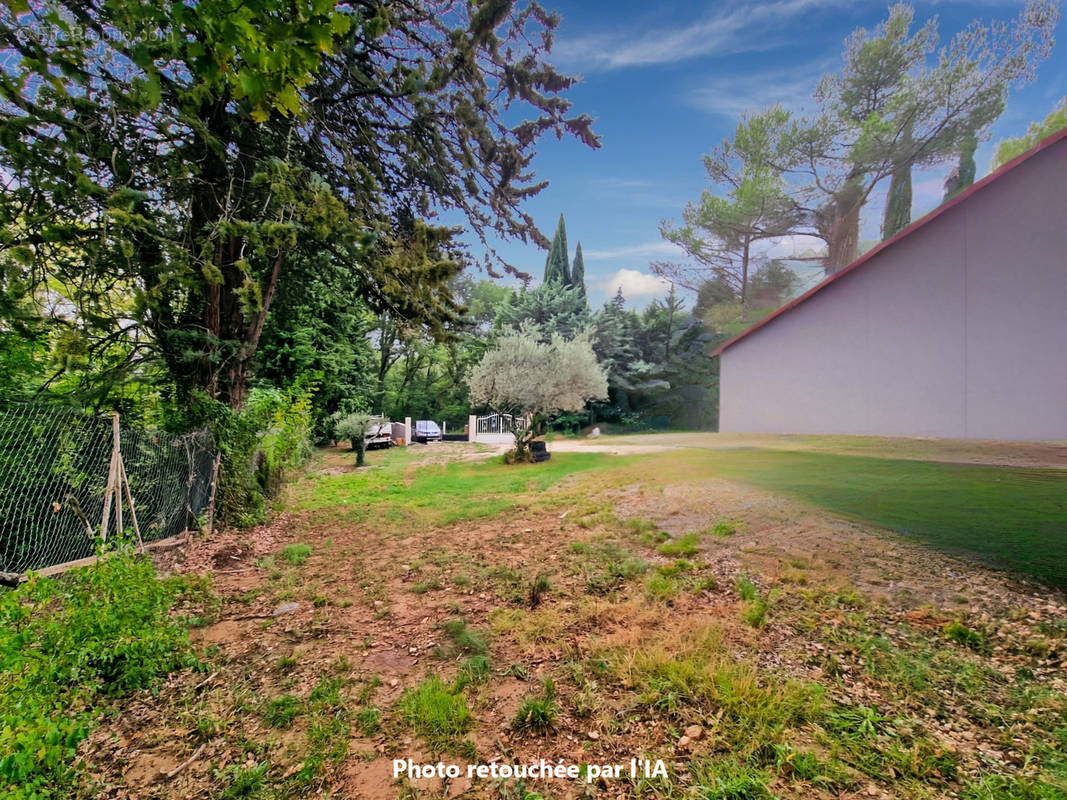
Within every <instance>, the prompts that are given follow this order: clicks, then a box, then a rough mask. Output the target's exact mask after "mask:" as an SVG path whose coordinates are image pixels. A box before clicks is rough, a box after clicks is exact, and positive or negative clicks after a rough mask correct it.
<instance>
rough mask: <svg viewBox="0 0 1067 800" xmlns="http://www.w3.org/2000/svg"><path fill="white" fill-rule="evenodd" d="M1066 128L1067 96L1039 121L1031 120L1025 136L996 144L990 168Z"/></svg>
mask: <svg viewBox="0 0 1067 800" xmlns="http://www.w3.org/2000/svg"><path fill="white" fill-rule="evenodd" d="M1064 128H1067V98H1064V99H1062V100H1060V102H1059V104H1058V105H1057V106H1056V107H1055V108H1054V109H1052V111H1050V112H1049V114H1048V116H1047V117H1045V118H1044V119H1043V120H1042V121H1041V122H1033V123H1031V124H1030V127H1029V129H1028V130H1027V131H1026V135H1025V136H1019V137H1018V138H1015V139H1005V140H1004V141H1003V142H1001V143H1000V144H998V145H997V152H996V154H995V155H994V156H993V163H992V164H990V167H991V168H992V169H996V168H997V167H999V166H1001V165H1002V164H1006V163H1007V162H1009V161H1011V160H1012V159H1013V158H1015V157H1016V156H1020V155H1022V154H1023V153H1025V152H1026V151H1027V150H1029V149H1030V148H1031V147H1033V146H1034V145H1035V144H1037V143H1038V142H1040V141H1041V140H1042V139H1044V138H1045V137H1047V136H1051V135H1052V134H1054V133H1056V132H1057V131H1061V130H1063V129H1064Z"/></svg>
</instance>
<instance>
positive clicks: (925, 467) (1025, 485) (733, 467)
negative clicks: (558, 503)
mask: <svg viewBox="0 0 1067 800" xmlns="http://www.w3.org/2000/svg"><path fill="white" fill-rule="evenodd" d="M700 460H701V461H702V462H703V467H704V468H706V469H707V470H709V471H712V472H714V473H715V474H720V475H723V476H724V477H728V478H731V479H736V480H740V481H744V482H746V483H751V484H753V485H755V486H759V487H761V488H763V489H768V490H770V491H773V492H778V493H782V494H787V495H792V496H795V497H799V498H801V499H804V500H806V501H808V502H811V503H814V504H815V505H818V506H821V507H822V508H826V509H828V510H830V511H833V512H835V513H838V514H844V515H847V516H849V517H852V518H854V519H859V520H863V521H865V522H871V523H874V524H875V525H880V526H882V527H885V528H889V529H891V530H894V531H897V532H899V533H902V534H905V535H907V536H910V537H914V538H915V539H917V540H919V541H922V542H925V543H927V544H930V545H933V546H935V547H939V548H944V549H946V550H951V551H956V552H966V553H969V554H974V555H977V556H979V557H981V558H982V559H983V560H987V561H988V562H989V563H991V564H992V565H994V566H1001V567H1007V568H1009V569H1012V570H1016V571H1018V572H1020V573H1023V574H1026V575H1031V576H1033V577H1035V578H1038V579H1039V580H1042V581H1044V582H1046V583H1049V584H1051V585H1053V586H1057V587H1059V588H1061V589H1067V471H1065V470H1056V469H1025V468H1012V467H992V466H978V465H968V464H939V463H934V462H929V461H910V460H903V459H882V458H869V457H863V456H852V455H836V454H831V453H811V452H809V453H804V452H791V451H773V450H755V449H752V450H748V449H739V450H727V451H718V452H706V453H704V454H702V456H701V457H700Z"/></svg>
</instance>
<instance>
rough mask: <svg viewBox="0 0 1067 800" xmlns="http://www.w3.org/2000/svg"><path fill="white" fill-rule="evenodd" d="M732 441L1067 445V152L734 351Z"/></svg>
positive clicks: (725, 416)
mask: <svg viewBox="0 0 1067 800" xmlns="http://www.w3.org/2000/svg"><path fill="white" fill-rule="evenodd" d="M720 378H721V397H720V424H719V428H720V430H723V431H738V432H754V433H755V432H760V433H853V434H872V435H890V436H893V435H898V436H946V437H974V438H995V439H1026V440H1043V439H1067V139H1061V140H1059V142H1057V143H1055V144H1053V145H1052V146H1051V147H1047V148H1045V149H1044V150H1042V151H1041V152H1038V153H1036V154H1034V155H1033V156H1032V157H1030V158H1029V159H1028V160H1027V161H1025V162H1024V163H1021V164H1019V165H1017V166H1016V167H1015V168H1014V169H1012V170H1011V171H1009V172H1006V173H1004V174H1002V175H999V176H998V177H997V178H996V179H995V180H994V181H992V182H990V183H989V184H988V185H986V186H984V187H982V188H981V189H979V190H978V191H976V192H975V193H974V194H972V195H971V196H969V197H967V198H966V199H965V200H964V201H963V202H961V203H959V205H957V206H955V207H954V208H950V209H947V210H946V211H945V212H944V213H942V214H941V215H940V216H938V217H937V218H935V219H932V220H930V221H929V222H928V223H927V224H925V225H923V226H921V227H919V228H917V229H916V230H914V231H912V232H910V233H909V234H908V235H906V236H904V237H903V238H901V239H900V240H898V241H896V242H894V243H893V244H892V245H891V246H890V247H887V248H886V249H884V250H882V251H881V252H879V253H877V254H875V255H874V256H873V257H872V258H871V260H870V261H869V262H868V263H867V264H864V265H863V266H862V267H860V268H858V269H856V270H855V271H853V272H851V273H849V274H847V275H843V276H841V277H840V279H838V280H836V281H834V282H832V283H831V284H828V285H827V286H825V287H824V288H823V289H822V290H821V291H819V292H818V293H816V294H813V295H812V296H811V297H809V298H807V299H806V300H805V301H804V302H803V303H801V304H799V305H797V306H796V307H795V308H793V309H791V310H789V311H788V312H786V313H784V314H782V315H781V316H780V317H778V318H777V319H775V320H773V321H772V322H770V323H769V324H767V325H766V326H765V327H762V328H759V329H757V330H754V331H753V332H752V333H750V334H749V335H748V336H745V337H744V338H742V339H740V340H738V341H736V342H735V343H733V344H732V345H731V346H730V347H728V348H727V349H726V350H724V351H723V353H722V363H721V373H720Z"/></svg>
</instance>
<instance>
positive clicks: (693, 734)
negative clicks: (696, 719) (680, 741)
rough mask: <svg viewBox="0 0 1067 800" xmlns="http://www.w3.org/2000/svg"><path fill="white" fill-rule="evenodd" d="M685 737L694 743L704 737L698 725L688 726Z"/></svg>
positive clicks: (702, 730)
mask: <svg viewBox="0 0 1067 800" xmlns="http://www.w3.org/2000/svg"><path fill="white" fill-rule="evenodd" d="M685 735H686V736H687V737H689V739H691V740H692V741H694V742H695V741H697V740H698V739H700V738H702V737H703V736H704V729H703V728H701V727H700V726H699V725H690V726H689V727H688V728H686V729H685Z"/></svg>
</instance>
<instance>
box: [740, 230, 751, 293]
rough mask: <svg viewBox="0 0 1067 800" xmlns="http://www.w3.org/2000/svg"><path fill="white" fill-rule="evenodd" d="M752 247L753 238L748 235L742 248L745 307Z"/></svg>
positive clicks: (742, 289)
mask: <svg viewBox="0 0 1067 800" xmlns="http://www.w3.org/2000/svg"><path fill="white" fill-rule="evenodd" d="M751 247H752V240H751V239H750V238H749V237H748V236H745V237H744V243H743V245H742V250H741V307H742V308H744V307H745V304H746V303H747V302H748V262H749V257H750V249H751Z"/></svg>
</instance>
